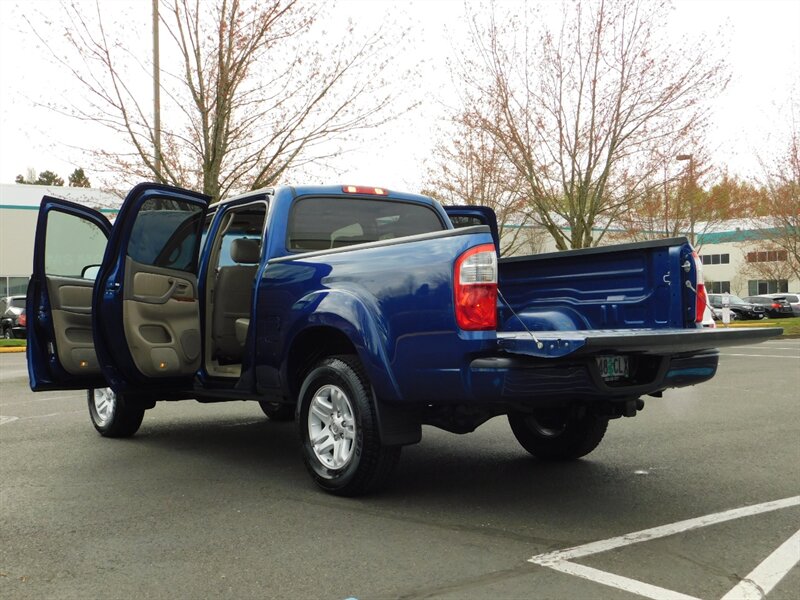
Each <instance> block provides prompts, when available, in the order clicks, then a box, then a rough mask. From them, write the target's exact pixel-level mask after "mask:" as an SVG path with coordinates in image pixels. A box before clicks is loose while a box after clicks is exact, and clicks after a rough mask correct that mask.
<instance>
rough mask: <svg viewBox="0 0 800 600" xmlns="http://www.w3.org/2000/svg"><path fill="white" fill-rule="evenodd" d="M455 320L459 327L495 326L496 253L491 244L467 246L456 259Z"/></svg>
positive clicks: (454, 277) (471, 329)
mask: <svg viewBox="0 0 800 600" xmlns="http://www.w3.org/2000/svg"><path fill="white" fill-rule="evenodd" d="M453 281H454V282H455V287H454V289H455V311H456V323H458V326H459V327H460V328H461V329H466V330H468V331H482V330H487V329H496V328H497V253H496V252H495V248H494V245H493V244H483V245H481V246H476V247H474V248H470V249H469V250H467V251H466V252H464V254H462V255H461V256H459V257H458V259H457V260H456V266H455V269H454V272H453Z"/></svg>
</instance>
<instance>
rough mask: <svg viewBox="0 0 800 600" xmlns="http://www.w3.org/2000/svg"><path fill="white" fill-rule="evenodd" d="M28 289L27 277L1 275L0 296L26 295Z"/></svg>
mask: <svg viewBox="0 0 800 600" xmlns="http://www.w3.org/2000/svg"><path fill="white" fill-rule="evenodd" d="M27 291H28V278H27V277H0V297H4V296H24V295H25V294H26V293H27Z"/></svg>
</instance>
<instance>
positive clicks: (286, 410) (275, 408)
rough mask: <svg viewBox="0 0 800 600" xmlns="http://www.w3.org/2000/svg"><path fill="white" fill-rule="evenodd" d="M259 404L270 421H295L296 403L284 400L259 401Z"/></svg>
mask: <svg viewBox="0 0 800 600" xmlns="http://www.w3.org/2000/svg"><path fill="white" fill-rule="evenodd" d="M258 405H259V406H260V407H261V410H262V411H264V414H265V415H267V416H268V417H269V420H270V421H293V420H294V405H292V404H284V403H282V402H268V401H266V400H261V401H259V403H258Z"/></svg>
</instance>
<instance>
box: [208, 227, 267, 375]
mask: <svg viewBox="0 0 800 600" xmlns="http://www.w3.org/2000/svg"><path fill="white" fill-rule="evenodd" d="M231 258H232V259H233V261H234V262H235V263H237V264H236V265H234V266H230V267H220V269H219V273H218V274H217V285H216V288H215V291H214V311H213V315H212V320H211V323H212V324H211V327H212V335H211V337H212V339H213V340H214V347H215V348H216V352H215V358H217V360H219V362H220V364H230V363H238V362H242V344H241V343H239V340H238V339H237V337H236V320H237V319H249V318H250V307H251V303H252V297H253V280H254V279H255V276H256V271H257V270H258V261H259V260H260V259H261V243H260V241H259V240H255V239H245V238H242V239H238V240H234V241H233V242H232V243H231Z"/></svg>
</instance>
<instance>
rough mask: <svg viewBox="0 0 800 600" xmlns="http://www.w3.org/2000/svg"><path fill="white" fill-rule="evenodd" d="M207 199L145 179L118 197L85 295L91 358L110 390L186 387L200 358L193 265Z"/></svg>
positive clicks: (182, 390)
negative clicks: (90, 317) (89, 296)
mask: <svg viewBox="0 0 800 600" xmlns="http://www.w3.org/2000/svg"><path fill="white" fill-rule="evenodd" d="M208 202H209V198H208V197H206V196H203V195H202V194H196V193H194V192H190V191H187V190H181V189H178V188H172V187H169V186H163V185H156V184H149V183H148V184H141V185H138V186H136V187H135V188H134V189H132V190H131V191H130V193H129V194H128V196H127V197H126V198H125V202H124V203H123V205H122V208H121V209H120V212H119V216H118V217H117V221H116V222H115V224H114V229H113V231H112V233H111V238H110V239H109V242H108V251H107V252H106V255H105V258H104V260H103V264H102V266H101V268H100V272H99V274H98V276H97V285H96V286H95V290H94V298H93V306H94V309H95V314H94V319H95V320H94V325H95V343H96V348H97V355H98V358H99V360H100V365H101V367H102V369H103V374H104V375H105V376H106V378H107V379H108V381H109V383H110V384H111V386H112V387H113V388H114V389H115V390H116V391H126V390H129V391H130V390H133V391H135V392H148V393H159V394H162V393H163V394H169V393H172V392H176V393H186V392H188V391H189V390H191V389H193V385H194V376H195V373H196V372H197V370H198V369H199V367H200V358H201V333H200V302H199V299H198V291H197V263H198V255H199V251H200V244H201V239H202V227H203V223H204V221H205V214H206V208H207V207H208Z"/></svg>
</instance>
